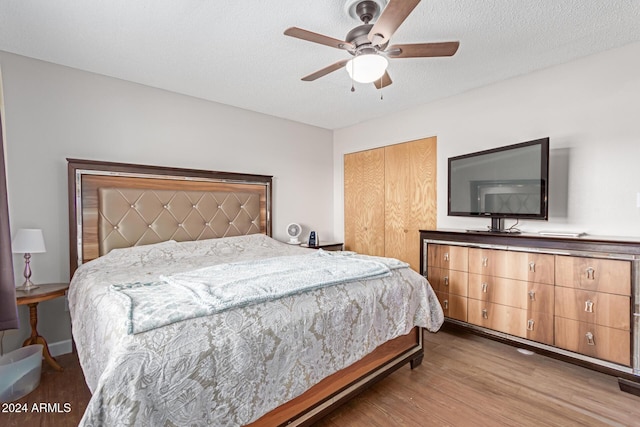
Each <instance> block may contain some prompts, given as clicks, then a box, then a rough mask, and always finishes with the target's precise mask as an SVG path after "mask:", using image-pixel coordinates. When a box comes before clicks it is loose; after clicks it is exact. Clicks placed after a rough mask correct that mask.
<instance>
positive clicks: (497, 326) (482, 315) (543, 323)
mask: <svg viewBox="0 0 640 427" xmlns="http://www.w3.org/2000/svg"><path fill="white" fill-rule="evenodd" d="M467 318H468V319H469V320H468V322H469V323H472V324H474V325H478V326H482V327H485V328H489V329H494V330H496V331H500V332H505V333H507V334H511V335H515V336H518V337H522V338H526V339H530V340H533V341H538V342H541V343H544V344H550V345H553V314H550V313H539V312H535V311H527V310H523V309H520V308H515V307H509V306H506V305H500V304H493V303H488V302H484V301H479V300H474V299H471V298H469V301H468V308H467Z"/></svg>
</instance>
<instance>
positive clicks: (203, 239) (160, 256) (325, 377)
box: [68, 159, 443, 426]
mask: <svg viewBox="0 0 640 427" xmlns="http://www.w3.org/2000/svg"><path fill="white" fill-rule="evenodd" d="M68 178H69V230H70V269H71V273H72V275H73V277H72V280H71V284H70V288H69V307H70V313H71V318H72V332H73V338H74V344H75V347H76V349H77V352H78V356H79V359H80V364H81V366H82V369H83V373H84V375H85V380H86V382H87V385H88V386H89V389H90V390H91V392H92V398H91V401H90V402H89V405H88V407H87V410H86V412H85V414H84V417H83V419H82V422H81V425H86V426H92V425H149V426H159V425H216V426H240V425H251V426H275V425H309V424H311V423H312V422H313V421H315V420H317V419H318V418H319V417H322V416H324V415H325V414H327V413H328V412H329V411H331V410H332V409H333V408H335V407H336V406H337V405H339V404H340V403H342V402H344V401H345V400H346V399H349V398H351V397H352V396H354V395H355V394H357V393H358V392H359V391H361V390H362V389H363V388H364V387H366V386H368V385H370V384H372V383H373V382H375V381H377V380H379V379H380V378H382V377H384V376H385V375H387V374H389V373H391V372H393V371H394V370H395V369H397V368H399V367H401V366H403V365H405V364H410V366H411V367H412V368H414V367H416V366H418V365H419V364H420V363H421V361H422V357H423V354H424V352H423V348H422V328H426V329H428V330H430V331H434V332H435V331H437V330H438V329H439V327H440V326H441V324H442V322H443V314H442V310H441V308H440V305H439V303H438V301H437V298H436V297H435V294H434V292H433V290H432V289H431V287H430V286H429V284H428V283H427V281H426V279H424V278H423V277H422V276H420V275H419V274H418V273H416V272H414V271H413V270H411V269H410V268H408V267H407V266H406V264H404V263H401V262H399V261H397V260H393V259H388V258H379V257H367V256H364V255H359V254H354V253H349V252H335V253H334V252H324V251H322V250H319V251H317V250H315V249H306V248H302V247H299V246H293V245H288V244H286V243H282V242H279V241H277V240H274V239H272V238H271V237H270V236H271V186H272V179H271V177H270V176H264V175H253V174H237V173H227V172H210V171H202V170H189V169H178V168H163V167H158V166H142V165H132V164H124V163H107V162H95V161H88V160H79V159H68ZM303 267H304V268H303ZM229 290H231V291H232V292H230V291H229ZM274 295H275V297H274Z"/></svg>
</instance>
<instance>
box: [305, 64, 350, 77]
mask: <svg viewBox="0 0 640 427" xmlns="http://www.w3.org/2000/svg"><path fill="white" fill-rule="evenodd" d="M347 62H349V60H348V59H343V60H341V61H338V62H335V63H333V64H331V65H329V66H328V67H324V68H323V69H321V70H318V71H316V72H315V73H311V74H309V75H308V76H304V77H303V78H302V80H303V81H305V82H312V81H314V80H315V79H318V78H320V77H322V76H326V75H327V74H329V73H332V72H334V71H336V70H339V69H340V68H342V67H344V66H345V65H346V63H347Z"/></svg>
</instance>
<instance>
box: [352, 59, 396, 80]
mask: <svg viewBox="0 0 640 427" xmlns="http://www.w3.org/2000/svg"><path fill="white" fill-rule="evenodd" d="M388 65H389V61H388V60H387V58H385V57H384V56H382V55H378V54H375V53H369V54H362V55H358V56H356V57H355V58H353V59H350V60H349V62H347V65H346V69H347V73H349V76H350V77H351V78H352V79H353V80H355V81H357V82H358V83H372V82H375V81H376V80H378V79H380V78H381V77H382V76H383V75H384V72H385V71H387V66H388Z"/></svg>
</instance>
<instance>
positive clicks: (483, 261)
mask: <svg viewBox="0 0 640 427" xmlns="http://www.w3.org/2000/svg"><path fill="white" fill-rule="evenodd" d="M488 265H489V258H487V257H486V256H483V257H482V266H483V267H487V266H488Z"/></svg>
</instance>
